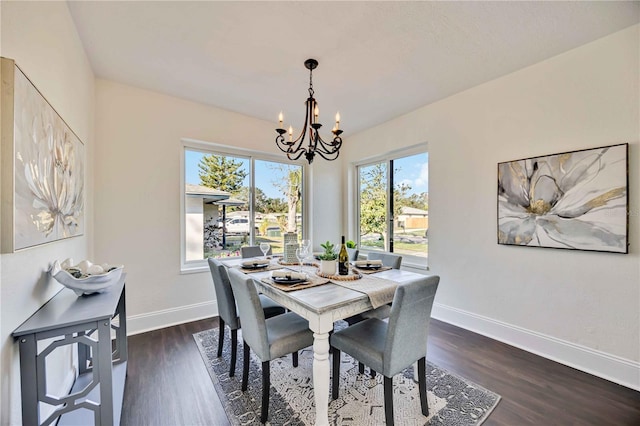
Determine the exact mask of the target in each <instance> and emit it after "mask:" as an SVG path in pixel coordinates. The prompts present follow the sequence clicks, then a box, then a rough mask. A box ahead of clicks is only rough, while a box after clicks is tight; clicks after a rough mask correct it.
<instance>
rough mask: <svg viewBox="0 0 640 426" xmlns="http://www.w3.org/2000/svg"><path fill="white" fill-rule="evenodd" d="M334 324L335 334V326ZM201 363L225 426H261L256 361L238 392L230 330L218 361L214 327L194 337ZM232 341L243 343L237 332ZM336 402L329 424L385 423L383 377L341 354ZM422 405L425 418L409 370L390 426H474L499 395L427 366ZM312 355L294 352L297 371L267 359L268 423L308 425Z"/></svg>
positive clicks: (396, 385) (399, 380) (399, 384)
mask: <svg viewBox="0 0 640 426" xmlns="http://www.w3.org/2000/svg"><path fill="white" fill-rule="evenodd" d="M339 325H340V324H339V323H338V324H337V327H336V328H339ZM193 337H194V339H195V341H196V344H197V346H198V349H199V350H200V354H201V355H202V359H203V360H204V363H205V365H206V367H207V370H208V371H209V375H210V376H211V380H212V381H213V384H214V387H215V389H216V392H217V393H218V396H219V397H220V401H221V402H222V405H223V406H224V409H225V412H226V414H227V417H228V419H229V422H230V423H231V424H232V425H234V426H239V425H259V424H260V406H261V392H262V375H261V369H260V365H261V362H260V360H259V359H258V358H256V357H255V356H254V355H253V353H252V354H251V364H250V365H251V367H250V370H249V388H248V389H247V391H246V392H242V391H241V390H240V386H241V380H242V343H240V344H239V345H238V360H237V363H236V374H235V376H234V377H229V362H230V360H231V349H230V346H231V341H230V338H229V332H228V330H227V333H226V341H225V342H224V349H223V353H222V356H221V357H220V358H218V357H217V356H216V355H217V348H218V329H212V330H206V331H202V332H200V333H196V334H194V335H193ZM238 341H239V342H242V337H241V330H239V333H238ZM341 363H342V364H341V369H340V397H339V399H337V400H333V401H332V400H331V398H329V399H330V404H329V422H330V423H331V424H332V425H340V426H342V425H348V426H373V425H383V424H384V393H383V384H382V375H380V374H377V375H376V377H375V378H371V377H370V375H369V370H368V369H367V370H366V372H365V374H358V363H357V361H355V360H354V359H353V358H351V357H350V356H348V355H347V354H344V353H343V354H342V357H341ZM426 370H427V400H428V404H429V417H425V416H423V415H422V412H421V410H420V401H419V398H418V384H417V383H416V382H414V380H413V367H410V368H408V369H406V370H405V371H404V372H403V373H402V374H398V375H396V376H395V377H394V379H393V401H394V418H395V424H396V425H402V426H404V425H406V426H412V425H430V426H431V425H447V426H453V425H455V426H471V425H479V424H482V422H484V420H485V419H486V418H487V417H488V416H489V414H490V413H491V411H492V410H493V409H494V408H495V407H496V405H497V404H498V401H499V400H500V396H499V395H497V394H496V393H494V392H491V391H489V390H487V389H484V388H483V387H481V386H479V385H477V384H475V383H472V382H470V381H468V380H466V379H464V378H462V377H459V376H457V375H455V374H453V373H450V372H448V371H446V370H444V369H442V368H440V367H438V366H436V365H434V364H432V363H430V362H428V361H427V369H426ZM312 377H313V350H312V348H307V349H305V350H303V351H301V352H300V355H299V365H298V367H297V368H293V366H292V363H291V357H290V356H287V357H283V358H280V359H277V360H274V361H271V393H270V403H269V422H268V423H267V424H268V425H286V426H294V425H313V424H314V422H315V401H314V396H313V381H312Z"/></svg>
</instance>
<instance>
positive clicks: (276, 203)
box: [182, 142, 303, 268]
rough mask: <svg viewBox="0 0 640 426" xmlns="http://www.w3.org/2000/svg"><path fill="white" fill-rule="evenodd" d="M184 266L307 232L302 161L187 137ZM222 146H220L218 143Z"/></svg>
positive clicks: (276, 244) (276, 245) (276, 248)
mask: <svg viewBox="0 0 640 426" xmlns="http://www.w3.org/2000/svg"><path fill="white" fill-rule="evenodd" d="M184 144H185V146H184V192H183V196H184V210H183V211H184V221H183V223H184V228H183V231H184V232H183V235H184V250H183V262H182V263H183V267H185V266H186V267H187V268H190V267H199V266H204V262H202V261H203V260H204V259H207V258H209V257H227V256H240V248H241V247H243V246H247V245H258V244H260V243H261V242H268V243H269V244H271V247H272V251H273V252H274V253H282V251H283V248H282V242H283V238H282V234H283V233H285V232H289V231H293V232H297V233H298V236H299V238H302V230H303V226H302V225H303V223H302V211H303V209H302V207H303V205H302V203H303V189H302V188H303V179H302V166H301V165H298V164H295V163H291V162H287V163H283V162H279V161H277V160H271V159H268V158H266V155H265V158H259V157H258V156H256V155H255V154H254V153H246V152H241V151H238V152H235V151H234V150H232V149H230V148H227V149H225V148H224V147H214V148H213V149H211V147H209V146H207V145H204V144H197V143H193V144H191V143H186V142H185V143H184ZM216 148H218V149H216Z"/></svg>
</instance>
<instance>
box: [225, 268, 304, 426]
mask: <svg viewBox="0 0 640 426" xmlns="http://www.w3.org/2000/svg"><path fill="white" fill-rule="evenodd" d="M229 279H230V281H231V287H232V288H233V293H234V294H235V296H236V301H237V303H238V311H239V312H240V321H241V322H242V339H243V341H244V345H243V346H244V359H243V361H244V362H243V369H242V391H243V392H244V391H246V390H247V382H248V379H249V355H250V350H251V349H253V352H254V353H255V354H256V356H257V357H258V358H260V360H261V361H262V409H261V412H260V421H261V422H262V423H266V421H267V419H268V416H269V389H270V387H271V365H270V361H271V360H272V359H276V358H280V357H281V356H284V355H286V354H289V353H295V354H297V353H298V351H299V350H301V349H304V348H306V347H308V346H311V345H313V332H312V331H311V330H310V329H309V321H307V320H306V319H304V318H302V317H301V316H300V315H298V314H295V313H293V312H287V313H286V314H282V315H278V316H275V317H272V318H267V319H265V315H264V313H263V311H262V309H260V299H259V297H258V291H257V290H256V287H255V284H253V282H252V281H251V280H252V278H251V277H249V276H248V275H246V274H243V273H242V272H240V271H238V270H235V269H231V270H229Z"/></svg>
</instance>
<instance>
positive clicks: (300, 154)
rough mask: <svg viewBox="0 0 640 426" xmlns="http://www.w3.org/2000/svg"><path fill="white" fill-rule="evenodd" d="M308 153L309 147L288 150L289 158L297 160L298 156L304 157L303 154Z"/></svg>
mask: <svg viewBox="0 0 640 426" xmlns="http://www.w3.org/2000/svg"><path fill="white" fill-rule="evenodd" d="M306 153H307V149H306V148H298V149H297V150H295V151H293V150H292V151H289V152H287V158H288V159H289V160H293V161H295V160H297V159H298V158H300V157H302V154H305V155H306ZM294 154H296V155H294Z"/></svg>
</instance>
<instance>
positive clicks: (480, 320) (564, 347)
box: [432, 303, 640, 390]
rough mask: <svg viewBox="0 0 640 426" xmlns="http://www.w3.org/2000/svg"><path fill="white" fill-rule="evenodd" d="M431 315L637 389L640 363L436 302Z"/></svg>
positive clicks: (638, 387)
mask: <svg viewBox="0 0 640 426" xmlns="http://www.w3.org/2000/svg"><path fill="white" fill-rule="evenodd" d="M432 316H433V318H435V319H438V320H440V321H444V322H447V323H449V324H453V325H455V326H458V327H461V328H464V329H466V330H469V331H473V332H474V333H478V334H481V335H483V336H487V337H490V338H492V339H494V340H498V341H500V342H503V343H506V344H508V345H511V346H515V347H517V348H520V349H523V350H525V351H527V352H531V353H534V354H536V355H539V356H542V357H544V358H548V359H550V360H552V361H556V362H559V363H561V364H564V365H567V366H569V367H572V368H575V369H578V370H580V371H584V372H586V373H589V374H592V375H594V376H597V377H601V378H603V379H606V380H609V381H611V382H614V383H617V384H619V385H622V386H625V387H628V388H631V389H634V390H640V363H639V362H635V361H631V360H628V359H624V358H621V357H618V356H615V355H611V354H607V353H605V352H601V351H597V350H594V349H591V348H588V347H586V346H581V345H577V344H575V343H571V342H567V341H564V340H561V339H557V338H555V337H552V336H547V335H544V334H542V333H536V332H534V331H531V330H527V329H524V328H521V327H517V326H514V325H511V324H507V323H504V322H501V321H497V320H494V319H491V318H488V317H484V316H481V315H476V314H474V313H471V312H466V311H463V310H460V309H456V308H452V307H450V306H446V305H442V304H439V303H436V304H434V306H433V311H432Z"/></svg>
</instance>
